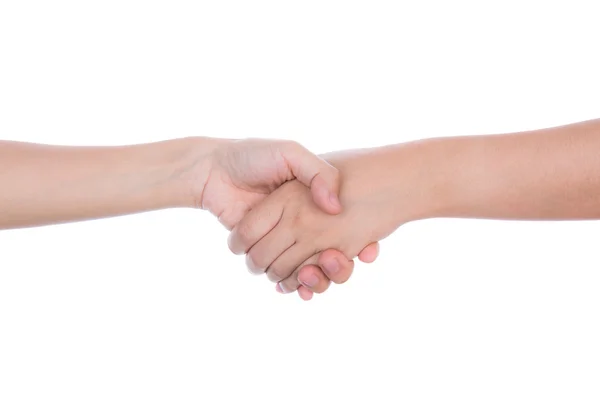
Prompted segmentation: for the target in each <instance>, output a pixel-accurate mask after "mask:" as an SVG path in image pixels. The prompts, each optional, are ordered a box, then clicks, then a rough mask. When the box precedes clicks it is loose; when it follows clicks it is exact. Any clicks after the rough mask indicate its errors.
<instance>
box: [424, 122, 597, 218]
mask: <svg viewBox="0 0 600 400" xmlns="http://www.w3.org/2000/svg"><path fill="white" fill-rule="evenodd" d="M415 150H416V151H417V152H418V153H419V154H420V156H421V158H422V162H423V163H425V164H426V165H427V166H428V168H430V169H431V171H432V177H431V178H430V179H429V180H430V181H431V182H432V183H431V186H432V187H433V188H435V189H434V193H435V194H436V195H438V196H439V199H440V201H439V202H437V204H436V202H435V201H433V204H431V205H430V206H429V207H430V208H431V210H430V211H428V212H427V214H430V215H429V216H432V217H468V218H494V219H535V220H540V219H541V220H564V219H596V218H600V119H598V120H593V121H586V122H581V123H577V124H572V125H566V126H561V127H555V128H549V129H543V130H538V131H531V132H524V133H515V134H506V135H490V136H475V137H462V138H461V137H458V138H448V139H436V140H431V141H426V142H423V143H422V145H421V146H416V148H415ZM436 160H438V161H437V162H436ZM431 202H432V201H430V203H431Z"/></svg>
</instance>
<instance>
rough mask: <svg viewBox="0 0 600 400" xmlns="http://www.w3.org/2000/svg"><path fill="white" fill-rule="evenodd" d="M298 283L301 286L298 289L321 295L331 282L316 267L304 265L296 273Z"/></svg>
mask: <svg viewBox="0 0 600 400" xmlns="http://www.w3.org/2000/svg"><path fill="white" fill-rule="evenodd" d="M298 282H300V284H301V285H302V286H300V287H299V288H298V292H300V290H301V289H304V290H308V291H310V292H313V293H323V292H324V291H326V290H327V289H328V288H329V285H331V281H330V280H329V278H328V277H327V276H326V275H325V273H324V272H323V271H322V270H321V268H319V267H318V266H316V265H306V266H304V267H302V268H301V269H300V271H299V272H298Z"/></svg>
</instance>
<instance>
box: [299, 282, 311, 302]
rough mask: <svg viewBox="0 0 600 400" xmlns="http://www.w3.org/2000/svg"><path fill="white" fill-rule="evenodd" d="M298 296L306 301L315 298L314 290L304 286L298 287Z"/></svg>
mask: <svg viewBox="0 0 600 400" xmlns="http://www.w3.org/2000/svg"><path fill="white" fill-rule="evenodd" d="M298 296H300V298H301V299H302V300H304V301H309V300H311V299H312V298H313V292H311V291H310V290H308V289H307V288H305V287H304V286H300V287H299V288H298Z"/></svg>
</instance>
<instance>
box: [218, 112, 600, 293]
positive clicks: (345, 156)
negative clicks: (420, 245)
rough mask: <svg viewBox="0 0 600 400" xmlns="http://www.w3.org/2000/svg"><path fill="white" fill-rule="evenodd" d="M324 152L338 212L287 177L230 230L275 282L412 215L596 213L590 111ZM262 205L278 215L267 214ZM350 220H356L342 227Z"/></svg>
mask: <svg viewBox="0 0 600 400" xmlns="http://www.w3.org/2000/svg"><path fill="white" fill-rule="evenodd" d="M325 159H327V160H328V161H329V162H330V163H331V164H332V165H334V166H335V167H336V168H338V170H339V171H340V173H341V175H342V177H343V182H344V183H343V185H342V189H341V193H340V194H341V200H342V203H343V204H345V208H344V211H343V212H342V213H341V214H339V215H323V214H324V213H322V212H321V211H319V210H318V209H317V208H316V207H315V206H314V204H311V203H310V201H309V200H310V196H309V195H310V193H309V194H308V195H305V194H304V192H305V191H306V189H305V188H302V187H301V186H300V185H297V184H294V183H288V184H286V185H284V186H282V187H281V188H279V189H278V190H276V191H275V192H274V193H273V194H272V195H271V196H270V198H268V199H266V200H265V201H264V202H263V203H261V204H259V205H258V207H256V209H253V210H252V211H251V212H250V213H249V214H248V215H247V216H246V217H245V218H244V219H243V220H242V221H241V222H240V224H238V226H237V227H236V228H235V229H234V230H233V231H232V234H231V238H230V247H231V248H232V250H233V251H234V252H242V251H248V250H249V249H250V250H249V252H248V263H249V265H250V266H253V267H256V266H259V267H260V268H262V269H265V270H266V271H267V274H268V275H270V276H269V277H270V278H271V279H272V280H277V281H278V282H280V288H281V289H282V291H284V292H289V291H293V290H294V289H296V288H297V287H298V282H297V276H298V269H297V268H296V267H297V266H299V265H300V266H302V265H307V264H312V263H313V262H314V260H315V259H316V257H318V255H319V253H320V252H321V251H322V250H324V249H327V248H336V249H340V250H341V251H342V252H343V253H344V254H345V255H346V256H347V257H348V259H351V258H353V257H354V256H355V255H356V252H357V251H359V250H360V249H362V248H363V247H364V246H365V245H366V244H368V243H371V242H376V241H378V240H381V239H382V238H384V237H385V236H387V235H389V234H390V233H392V232H393V231H394V230H395V229H397V228H398V227H399V226H400V225H402V224H403V223H406V222H409V221H412V220H418V219H426V218H437V217H459V218H488V219H513V220H517V219H519V220H566V219H598V218H600V120H592V121H586V122H580V123H576V124H571V125H565V126H560V127H554V128H548V129H541V130H536V131H527V132H520V133H510V134H495V135H482V136H464V137H446V138H435V139H426V140H420V141H415V142H410V143H404V144H399V145H391V146H385V147H380V148H374V149H361V150H354V151H346V152H340V153H335V154H330V155H327V156H325ZM278 207H279V208H281V209H282V211H281V212H279V211H277V208H278ZM267 213H271V214H273V215H277V216H279V215H282V218H281V219H280V220H278V221H270V220H269V219H268V218H265V216H266V215H267ZM358 220H360V221H362V222H361V229H359V230H356V229H351V227H352V226H353V224H356V221H358ZM249 226H250V228H249ZM289 231H291V232H292V234H289V233H286V232H289ZM282 240H287V241H289V242H291V243H294V245H293V246H292V247H290V246H289V245H288V244H287V243H279V241H282ZM288 247H289V249H288ZM277 249H281V250H280V251H279V252H278V250H277ZM292 272H293V273H292ZM290 274H291V275H290ZM288 276H289V278H286V277H288Z"/></svg>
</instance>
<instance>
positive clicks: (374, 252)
mask: <svg viewBox="0 0 600 400" xmlns="http://www.w3.org/2000/svg"><path fill="white" fill-rule="evenodd" d="M378 256H379V242H375V243H370V244H369V245H367V247H365V248H364V249H362V250H361V251H360V253H358V259H359V260H360V261H362V262H364V263H372V262H374V261H375V260H376V259H377V257H378Z"/></svg>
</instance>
